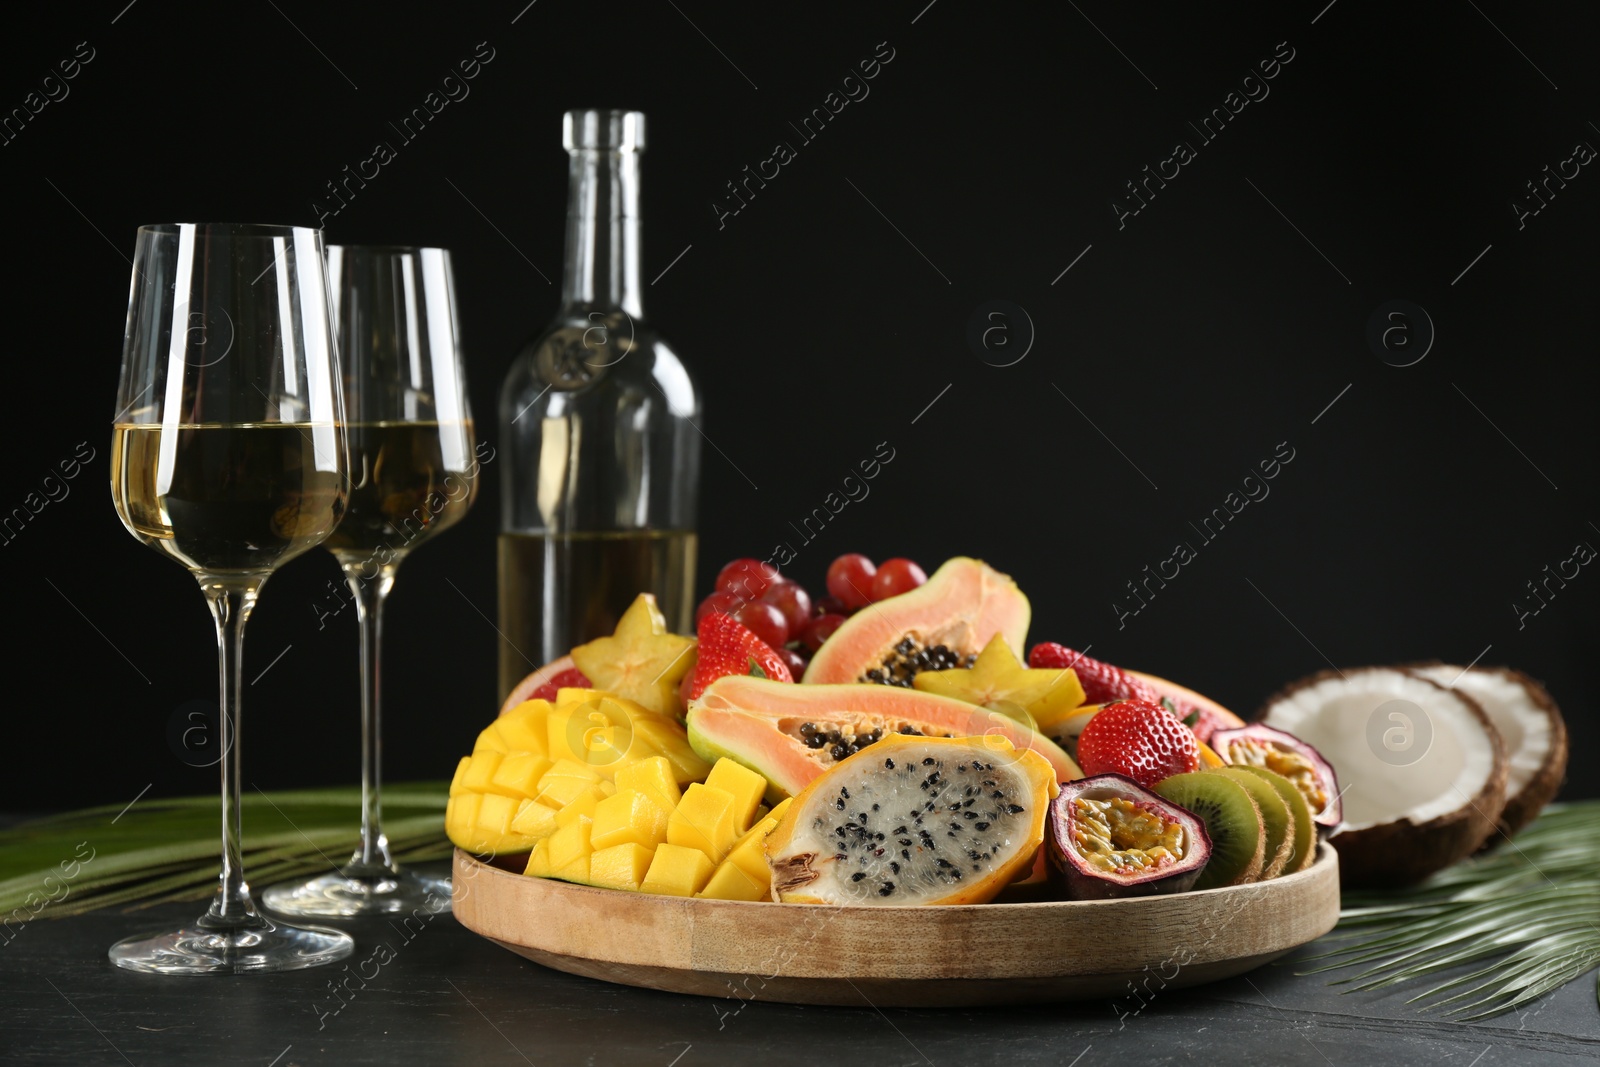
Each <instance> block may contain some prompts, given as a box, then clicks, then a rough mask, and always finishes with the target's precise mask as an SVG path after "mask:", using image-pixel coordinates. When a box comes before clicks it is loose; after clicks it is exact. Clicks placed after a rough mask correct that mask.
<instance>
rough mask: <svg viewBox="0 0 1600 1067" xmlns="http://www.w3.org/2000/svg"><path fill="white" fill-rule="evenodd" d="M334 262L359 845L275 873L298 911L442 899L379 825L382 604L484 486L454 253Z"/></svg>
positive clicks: (375, 250)
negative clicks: (356, 644)
mask: <svg viewBox="0 0 1600 1067" xmlns="http://www.w3.org/2000/svg"><path fill="white" fill-rule="evenodd" d="M328 271H329V278H330V283H331V291H332V304H333V313H334V321H335V323H336V329H337V333H338V338H339V349H340V355H341V365H342V369H343V375H344V382H343V384H344V398H345V404H346V434H347V437H348V441H349V446H350V482H351V487H350V494H349V501H348V506H347V508H346V511H345V515H344V518H343V521H341V522H340V524H339V527H338V529H336V530H335V531H334V532H333V534H332V535H331V536H330V537H328V539H327V540H326V541H325V542H324V544H325V546H326V547H327V548H328V549H329V551H331V552H332V553H333V555H334V557H335V558H336V559H337V560H338V561H339V566H340V568H341V569H342V570H343V571H344V575H345V581H346V583H347V584H348V585H349V587H350V590H351V593H352V594H353V597H354V600H355V604H356V617H357V620H358V625H359V628H360V632H361V735H362V808H361V845H360V847H359V848H357V850H356V852H355V855H353V856H352V857H351V858H350V861H349V862H348V863H346V864H345V865H344V866H343V867H341V868H339V869H338V870H336V871H332V872H330V873H328V874H325V875H321V876H319V877H316V878H313V879H311V880H309V881H305V882H299V883H285V884H283V885H276V886H273V887H271V888H270V889H268V890H267V891H266V893H265V894H264V895H263V900H264V902H265V903H266V905H267V906H268V907H269V908H272V909H273V910H274V911H279V912H284V913H286V914H290V915H303V916H356V915H383V914H394V913H400V912H405V913H412V912H422V913H434V912H440V911H446V910H448V909H449V907H450V882H449V879H447V878H440V877H434V876H432V875H428V874H423V873H421V872H417V871H413V870H409V869H406V868H402V867H400V866H399V865H397V864H396V863H395V862H394V859H393V857H392V856H391V855H390V853H389V845H388V841H387V839H386V838H385V837H384V835H383V830H382V809H381V802H380V788H381V777H382V776H381V762H382V735H381V718H382V713H381V707H382V701H381V699H380V698H381V693H382V674H381V650H382V627H383V608H384V603H385V600H386V598H387V597H388V595H389V592H390V590H391V589H392V588H393V586H394V580H395V574H396V572H397V571H398V570H399V567H400V563H401V561H402V560H404V559H405V557H406V556H407V555H408V554H409V553H410V552H412V551H413V550H414V549H416V548H417V547H418V546H419V545H421V544H423V543H424V542H426V541H428V540H431V539H432V538H433V537H435V536H437V535H438V534H439V533H441V532H443V531H444V530H446V529H449V528H450V527H451V526H453V525H455V524H456V523H457V522H459V521H460V520H461V518H462V517H463V516H464V515H465V514H466V512H467V509H468V508H470V507H471V506H472V502H473V500H474V499H475V498H476V496H477V490H478V468H479V464H478V461H477V454H476V451H475V445H474V438H473V426H472V413H471V408H470V405H469V404H468V402H467V392H466V375H465V371H464V370H463V367H462V360H461V352H460V345H459V330H458V328H457V321H458V319H457V312H456V302H455V287H454V280H453V276H452V271H451V264H450V253H449V252H448V251H446V250H444V249H441V248H410V247H399V246H373V245H350V246H340V245H335V246H333V247H331V248H330V249H329V250H328Z"/></svg>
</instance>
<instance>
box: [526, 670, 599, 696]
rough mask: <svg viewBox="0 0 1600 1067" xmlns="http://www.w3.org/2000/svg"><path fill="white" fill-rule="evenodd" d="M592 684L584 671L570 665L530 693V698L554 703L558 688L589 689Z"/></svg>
mask: <svg viewBox="0 0 1600 1067" xmlns="http://www.w3.org/2000/svg"><path fill="white" fill-rule="evenodd" d="M591 686H592V683H591V682H590V681H589V679H588V678H585V677H584V675H583V672H582V671H580V670H579V669H578V668H576V667H570V668H568V669H567V670H564V671H562V672H561V673H560V674H558V675H556V676H555V677H554V678H551V679H550V680H549V681H548V682H546V683H544V684H543V685H541V686H540V687H539V688H537V689H535V690H534V691H533V692H532V693H530V694H528V699H529V700H548V701H550V702H551V703H554V702H555V699H556V690H557V689H588V688H590V687H591Z"/></svg>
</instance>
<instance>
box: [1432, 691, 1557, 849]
mask: <svg viewBox="0 0 1600 1067" xmlns="http://www.w3.org/2000/svg"><path fill="white" fill-rule="evenodd" d="M1443 666H1450V665H1449V664H1445V663H1444V662H1442V661H1441V660H1425V661H1422V662H1418V663H1408V664H1405V665H1404V667H1403V669H1404V670H1408V671H1409V670H1413V669H1421V668H1424V667H1443ZM1457 669H1462V670H1465V669H1466V668H1460V667H1459V666H1458V668H1457ZM1471 670H1472V672H1473V673H1475V674H1476V673H1484V674H1497V675H1499V676H1500V677H1502V678H1505V679H1507V680H1508V681H1511V682H1514V683H1515V684H1516V685H1517V686H1519V687H1520V688H1521V689H1522V691H1523V692H1524V693H1526V694H1527V695H1528V700H1529V702H1530V703H1532V704H1533V706H1534V707H1536V708H1538V709H1539V710H1540V711H1542V712H1544V714H1545V715H1546V717H1548V718H1549V720H1550V747H1549V749H1548V750H1546V752H1545V754H1544V759H1543V760H1542V761H1541V762H1540V764H1539V769H1538V770H1537V771H1535V772H1534V775H1533V777H1532V778H1530V779H1528V782H1527V784H1526V785H1524V786H1523V787H1522V788H1521V789H1520V790H1518V791H1517V792H1516V793H1510V794H1507V796H1506V804H1505V807H1504V808H1503V809H1501V812H1500V818H1499V819H1498V820H1496V824H1495V831H1494V832H1493V833H1491V834H1490V835H1489V837H1488V838H1487V839H1486V840H1485V841H1484V843H1483V845H1482V849H1481V850H1487V849H1491V848H1494V847H1495V846H1496V845H1498V844H1500V843H1501V842H1503V841H1509V840H1511V838H1512V837H1513V836H1514V835H1515V834H1516V832H1517V831H1518V830H1520V829H1522V828H1523V827H1524V826H1526V825H1528V824H1529V823H1530V822H1532V821H1533V820H1534V819H1535V818H1537V817H1538V815H1539V812H1541V811H1543V810H1544V806H1545V805H1546V804H1548V803H1550V801H1552V800H1554V799H1555V796H1556V793H1557V792H1559V791H1560V789H1561V786H1562V783H1564V782H1565V781H1566V776H1567V755H1568V748H1567V724H1566V720H1565V719H1563V718H1562V715H1561V708H1560V707H1559V706H1557V704H1556V702H1555V699H1554V698H1553V697H1551V695H1550V693H1549V691H1548V690H1547V689H1545V687H1544V685H1543V684H1542V683H1540V682H1539V681H1538V680H1537V679H1536V678H1533V677H1531V676H1530V675H1527V674H1524V673H1522V672H1521V671H1519V670H1515V669H1513V668H1511V667H1472V668H1471ZM1510 755H1511V753H1509V752H1508V753H1507V756H1508V757H1509V756H1510Z"/></svg>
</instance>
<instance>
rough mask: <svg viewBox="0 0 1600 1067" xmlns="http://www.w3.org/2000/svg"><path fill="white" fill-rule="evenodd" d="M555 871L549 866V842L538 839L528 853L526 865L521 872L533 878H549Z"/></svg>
mask: <svg viewBox="0 0 1600 1067" xmlns="http://www.w3.org/2000/svg"><path fill="white" fill-rule="evenodd" d="M555 871H556V869H555V868H554V867H552V866H550V842H549V841H548V840H544V841H540V842H539V843H538V844H537V845H534V846H533V851H532V852H530V853H528V867H527V869H526V870H524V871H523V872H522V873H523V874H526V875H530V876H532V877H535V878H549V877H550V876H551V875H553V874H555Z"/></svg>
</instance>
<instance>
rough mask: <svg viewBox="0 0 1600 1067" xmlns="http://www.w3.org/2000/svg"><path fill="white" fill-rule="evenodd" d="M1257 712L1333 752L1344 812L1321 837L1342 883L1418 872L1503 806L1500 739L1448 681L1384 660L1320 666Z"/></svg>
mask: <svg viewBox="0 0 1600 1067" xmlns="http://www.w3.org/2000/svg"><path fill="white" fill-rule="evenodd" d="M1258 718H1259V719H1260V720H1261V721H1262V722H1265V723H1267V724H1268V725H1270V726H1275V727H1277V728H1278V729H1280V730H1285V731H1287V732H1289V733H1291V734H1293V735H1294V736H1296V737H1298V738H1300V739H1301V740H1302V741H1304V742H1306V743H1307V744H1308V745H1311V746H1313V747H1315V748H1316V749H1317V750H1318V751H1319V752H1321V754H1322V755H1323V757H1324V758H1325V759H1327V761H1328V762H1329V763H1331V764H1333V768H1334V770H1335V772H1337V774H1338V777H1339V785H1340V789H1341V792H1342V794H1343V805H1344V811H1343V816H1344V821H1343V823H1342V824H1341V825H1340V827H1339V828H1338V830H1337V831H1336V832H1335V834H1334V836H1333V837H1332V838H1331V843H1332V844H1333V846H1334V847H1335V848H1336V849H1337V850H1338V852H1339V870H1340V880H1341V882H1342V883H1343V884H1344V885H1346V886H1352V887H1357V886H1360V887H1365V886H1395V885H1406V884H1409V883H1412V882H1417V881H1421V880H1422V879H1423V878H1426V877H1427V876H1428V875H1430V874H1432V873H1434V872H1435V871H1439V870H1443V869H1444V868H1445V867H1448V866H1450V865H1451V864H1452V863H1455V862H1456V861H1457V860H1460V859H1463V858H1465V857H1466V856H1469V855H1471V854H1472V852H1473V851H1474V850H1475V849H1477V848H1478V846H1479V845H1481V844H1483V842H1484V840H1485V839H1486V838H1488V836H1489V835H1490V834H1492V833H1493V832H1494V829H1495V821H1496V820H1497V819H1498V818H1499V817H1500V813H1501V811H1502V809H1503V808H1504V807H1505V799H1506V773H1507V759H1506V746H1505V743H1504V742H1503V741H1502V740H1501V739H1500V733H1499V731H1498V730H1496V729H1495V726H1494V724H1493V722H1491V721H1490V719H1489V716H1488V715H1487V714H1486V713H1485V712H1484V710H1483V708H1482V707H1480V706H1479V704H1478V702H1477V701H1476V700H1475V699H1474V698H1473V697H1472V696H1471V695H1469V694H1468V693H1467V692H1464V691H1463V690H1462V689H1461V688H1460V687H1458V688H1456V689H1453V690H1452V689H1446V688H1445V687H1444V686H1442V685H1440V684H1438V683H1437V682H1434V681H1431V680H1429V679H1427V678H1423V677H1420V676H1418V675H1415V674H1412V673H1410V672H1408V671H1406V670H1402V669H1400V668H1395V667H1363V668H1357V669H1353V670H1348V671H1345V672H1344V673H1343V674H1340V673H1338V672H1336V671H1323V672H1321V673H1318V674H1314V675H1311V676H1310V677H1308V678H1304V679H1302V680H1300V681H1298V682H1294V683H1292V684H1291V685H1289V686H1288V687H1287V688H1285V689H1284V690H1283V691H1282V692H1280V693H1278V694H1277V695H1276V696H1274V697H1272V698H1271V699H1270V700H1268V701H1267V703H1266V706H1265V707H1264V708H1263V709H1262V712H1261V714H1260V716H1258Z"/></svg>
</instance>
